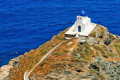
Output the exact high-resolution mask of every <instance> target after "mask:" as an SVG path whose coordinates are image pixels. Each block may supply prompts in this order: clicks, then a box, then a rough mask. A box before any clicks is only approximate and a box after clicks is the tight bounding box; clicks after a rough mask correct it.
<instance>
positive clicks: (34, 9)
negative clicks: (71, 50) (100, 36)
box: [0, 0, 120, 67]
mask: <svg viewBox="0 0 120 80" xmlns="http://www.w3.org/2000/svg"><path fill="white" fill-rule="evenodd" d="M81 10H84V11H86V13H87V15H88V16H89V17H90V18H91V20H92V22H94V23H97V24H101V25H104V26H106V27H107V28H108V30H109V31H110V32H111V33H113V34H116V35H119V36H120V0H0V67H1V66H2V65H5V64H8V62H9V60H10V59H12V58H15V57H18V56H19V55H22V54H24V53H25V52H29V51H30V50H31V49H36V48H37V47H39V46H40V45H42V44H44V43H45V42H46V41H48V40H50V39H51V38H52V36H54V35H56V34H58V33H59V32H60V31H62V30H64V29H66V28H67V27H70V26H72V25H73V23H74V22H75V20H76V16H77V15H79V13H80V11H81Z"/></svg>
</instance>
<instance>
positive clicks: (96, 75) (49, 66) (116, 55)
mask: <svg viewBox="0 0 120 80" xmlns="http://www.w3.org/2000/svg"><path fill="white" fill-rule="evenodd" d="M67 30H68V29H66V30H64V31H62V32H60V33H59V34H58V35H56V36H53V38H52V39H51V40H50V41H48V42H46V43H45V44H43V45H41V46H40V47H39V48H37V49H34V50H31V51H30V52H27V53H25V54H24V55H20V56H19V57H17V58H14V59H11V60H10V62H9V64H8V65H4V66H2V67H1V68H0V80H23V79H24V73H25V71H26V70H27V71H30V70H31V69H32V68H33V67H34V65H35V64H37V63H38V62H39V60H40V59H42V57H43V56H44V55H46V54H47V53H48V52H49V51H50V50H51V49H53V48H54V47H56V46H57V45H58V44H59V43H61V42H63V41H64V43H63V44H61V45H60V46H59V47H57V48H56V49H55V50H54V51H52V52H51V54H50V55H49V56H48V57H47V58H45V60H43V61H42V62H41V63H40V64H39V65H37V66H36V67H35V69H34V70H33V71H32V73H31V74H30V76H29V79H30V80H120V37H119V36H117V35H114V34H111V33H109V31H108V30H107V28H106V27H104V26H101V25H98V24H97V26H96V28H95V29H94V30H93V31H92V32H91V34H90V35H89V36H88V37H82V36H81V37H80V38H72V39H70V40H65V39H64V37H65V35H64V34H65V32H66V31H67ZM82 40H86V42H84V43H83V42H82Z"/></svg>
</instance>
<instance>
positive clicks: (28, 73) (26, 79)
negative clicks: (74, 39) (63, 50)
mask: <svg viewBox="0 0 120 80" xmlns="http://www.w3.org/2000/svg"><path fill="white" fill-rule="evenodd" d="M64 42H67V40H66V41H63V42H61V43H59V44H58V45H57V46H56V47H54V48H52V49H51V50H50V51H49V52H48V53H47V54H46V55H44V56H43V57H42V59H41V60H40V61H39V62H38V63H37V64H36V65H35V66H34V67H33V68H32V69H31V70H30V71H29V72H28V71H26V72H25V73H24V80H29V75H30V74H31V73H32V72H33V70H34V69H35V68H36V66H38V65H39V64H40V63H41V62H42V61H43V60H44V59H45V58H46V57H47V56H48V55H50V54H51V53H52V51H54V50H55V49H56V48H57V47H59V46H60V45H61V44H63V43H64Z"/></svg>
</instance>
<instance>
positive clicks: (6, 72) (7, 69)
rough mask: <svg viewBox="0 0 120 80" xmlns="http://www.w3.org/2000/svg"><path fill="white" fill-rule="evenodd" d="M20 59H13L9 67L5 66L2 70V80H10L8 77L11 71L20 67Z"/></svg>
mask: <svg viewBox="0 0 120 80" xmlns="http://www.w3.org/2000/svg"><path fill="white" fill-rule="evenodd" d="M18 58H19V57H18ZM18 58H14V59H11V60H10V62H9V64H8V65H4V66H2V67H1V68H0V80H9V79H8V75H9V74H10V71H11V69H12V68H13V67H17V66H19V59H18Z"/></svg>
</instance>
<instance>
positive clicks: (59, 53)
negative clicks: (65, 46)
mask: <svg viewBox="0 0 120 80" xmlns="http://www.w3.org/2000/svg"><path fill="white" fill-rule="evenodd" d="M53 54H54V55H56V56H60V55H62V54H63V53H62V52H56V53H53Z"/></svg>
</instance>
